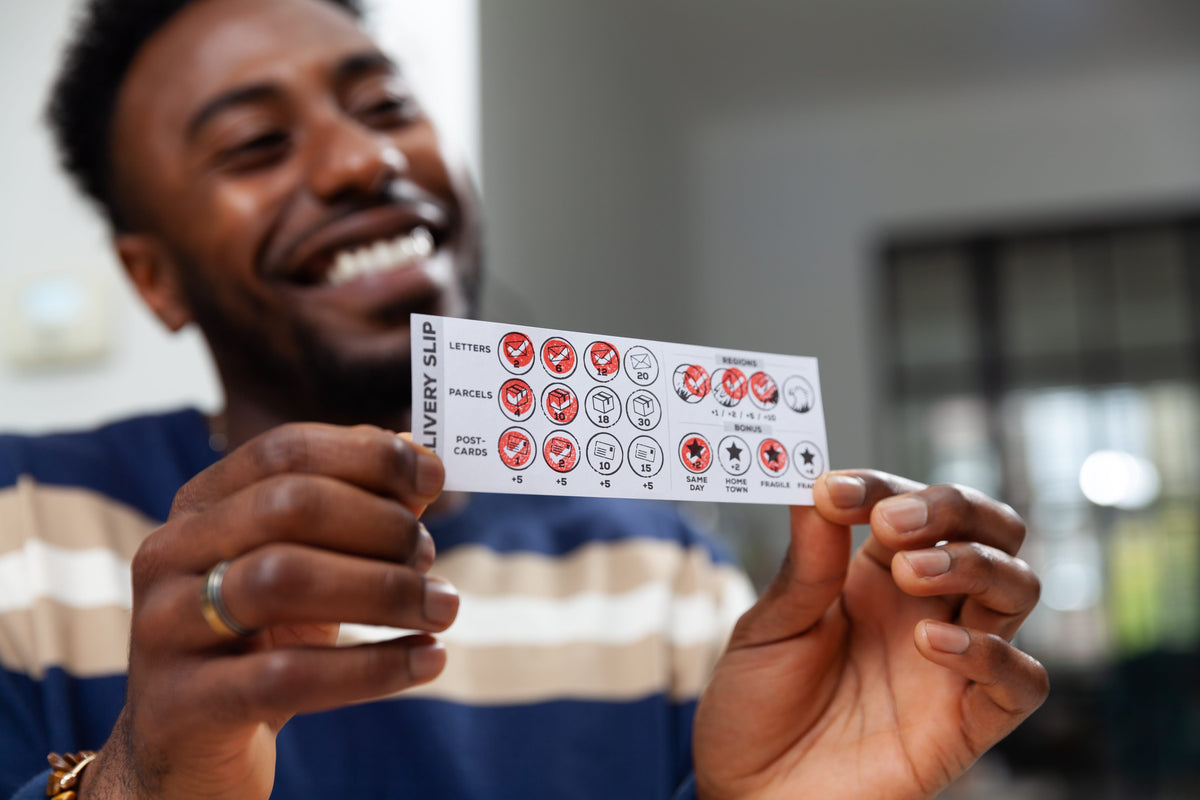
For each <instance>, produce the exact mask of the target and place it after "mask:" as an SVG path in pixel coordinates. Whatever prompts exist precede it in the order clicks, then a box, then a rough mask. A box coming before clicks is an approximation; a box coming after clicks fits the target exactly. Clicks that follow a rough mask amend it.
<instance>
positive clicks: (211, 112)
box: [187, 83, 283, 139]
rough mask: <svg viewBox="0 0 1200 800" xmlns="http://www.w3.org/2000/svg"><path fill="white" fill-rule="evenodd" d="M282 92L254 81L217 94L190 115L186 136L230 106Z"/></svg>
mask: <svg viewBox="0 0 1200 800" xmlns="http://www.w3.org/2000/svg"><path fill="white" fill-rule="evenodd" d="M282 94H283V93H282V92H281V91H280V90H279V89H278V87H275V86H272V85H270V84H266V83H256V84H253V85H251V86H241V87H239V88H237V89H232V90H230V91H228V92H225V93H224V94H221V95H217V96H216V97H214V98H213V99H212V100H209V101H208V102H207V103H205V104H204V106H203V107H202V108H201V109H200V110H199V111H197V112H196V113H195V114H193V115H192V119H191V121H190V122H188V126H187V136H188V138H189V139H194V138H195V137H196V134H198V133H199V132H200V129H201V128H203V127H204V125H205V123H207V122H208V121H209V120H210V119H212V118H213V117H215V116H216V115H217V114H220V113H221V112H222V111H224V110H225V109H227V108H229V107H230V106H237V105H242V104H244V103H254V102H259V101H262V100H273V99H275V98H278V97H280V96H281V95H282Z"/></svg>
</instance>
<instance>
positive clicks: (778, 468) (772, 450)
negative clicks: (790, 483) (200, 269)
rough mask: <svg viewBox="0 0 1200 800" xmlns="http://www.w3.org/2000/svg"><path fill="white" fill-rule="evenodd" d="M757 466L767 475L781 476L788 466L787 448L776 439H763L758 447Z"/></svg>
mask: <svg viewBox="0 0 1200 800" xmlns="http://www.w3.org/2000/svg"><path fill="white" fill-rule="evenodd" d="M758 465H759V466H760V467H762V468H763V471H764V472H766V473H767V474H768V475H782V474H783V471H784V470H785V469H787V465H788V453H787V448H786V447H784V446H783V445H782V444H781V443H780V442H779V440H778V439H763V440H762V442H761V443H760V444H759V445H758Z"/></svg>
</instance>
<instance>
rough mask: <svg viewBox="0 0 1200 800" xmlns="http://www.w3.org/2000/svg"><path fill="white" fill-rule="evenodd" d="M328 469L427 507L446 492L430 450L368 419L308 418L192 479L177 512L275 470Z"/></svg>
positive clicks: (178, 497)
mask: <svg viewBox="0 0 1200 800" xmlns="http://www.w3.org/2000/svg"><path fill="white" fill-rule="evenodd" d="M294 473H300V474H308V475H324V476H327V477H330V478H336V479H337V480H341V481H345V482H347V483H351V484H355V485H356V486H359V487H361V488H363V489H365V490H367V491H370V492H374V493H375V494H378V495H382V496H384V497H391V498H393V499H395V500H398V501H400V502H401V503H403V504H405V505H407V506H409V507H410V508H413V509H418V508H421V509H423V508H424V507H425V506H426V505H428V504H429V503H431V502H432V501H433V500H434V499H435V498H436V497H437V495H438V494H439V493H440V492H441V489H442V482H443V480H444V479H445V470H444V469H443V467H442V462H441V460H440V459H439V458H438V457H437V456H436V455H435V454H434V453H433V452H432V451H430V450H428V449H427V448H424V447H419V446H417V445H415V444H413V443H412V442H409V441H406V440H404V439H401V438H400V437H398V436H397V435H396V434H394V433H392V432H390V431H386V430H383V429H382V428H376V427H373V426H369V425H360V426H356V427H353V428H346V427H341V426H336V425H322V424H317V423H304V424H293V425H284V426H281V427H279V428H275V429H273V430H270V431H268V432H267V433H264V434H262V435H261V436H258V437H256V438H254V439H251V440H250V441H249V442H247V443H246V444H244V445H242V446H241V447H239V448H238V449H237V450H234V451H233V452H232V453H230V454H229V455H228V456H227V457H225V458H223V459H222V460H220V461H218V462H217V463H216V464H214V465H213V466H211V467H209V468H208V469H206V470H204V471H203V472H201V473H200V474H199V475H197V476H196V477H195V478H193V479H192V480H191V481H189V482H188V483H187V484H186V485H185V486H184V487H183V488H182V489H180V491H179V493H178V494H177V495H176V497H175V502H174V504H173V505H172V509H171V510H172V514H175V513H182V512H199V511H203V510H204V509H205V508H206V507H208V506H209V505H211V504H213V503H216V502H219V501H220V500H221V499H222V498H224V497H226V496H228V495H230V494H232V493H234V492H235V491H237V490H239V489H241V488H243V487H245V486H249V485H251V484H254V483H256V482H258V481H261V480H264V479H266V478H270V477H272V476H276V475H286V474H294Z"/></svg>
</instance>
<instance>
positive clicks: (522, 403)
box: [500, 378, 533, 422]
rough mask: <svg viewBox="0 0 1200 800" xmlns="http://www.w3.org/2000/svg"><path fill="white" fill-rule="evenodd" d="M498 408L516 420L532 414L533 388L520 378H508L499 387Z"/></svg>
mask: <svg viewBox="0 0 1200 800" xmlns="http://www.w3.org/2000/svg"><path fill="white" fill-rule="evenodd" d="M500 410H501V411H503V412H504V416H506V417H508V418H509V419H511V420H516V421H517V422H522V421H524V420H527V419H529V417H530V416H531V415H532V414H533V390H532V389H530V388H529V384H528V383H526V382H525V381H523V380H521V379H520V378H509V379H508V380H506V381H505V382H504V383H503V385H501V387H500Z"/></svg>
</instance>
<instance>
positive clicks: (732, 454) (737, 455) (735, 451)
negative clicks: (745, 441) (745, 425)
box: [725, 442, 742, 461]
mask: <svg viewBox="0 0 1200 800" xmlns="http://www.w3.org/2000/svg"><path fill="white" fill-rule="evenodd" d="M725 452H726V453H729V460H730V461H741V460H742V448H740V447H738V446H737V444H735V443H732V442H731V443H730V445H729V447H726V448H725Z"/></svg>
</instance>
